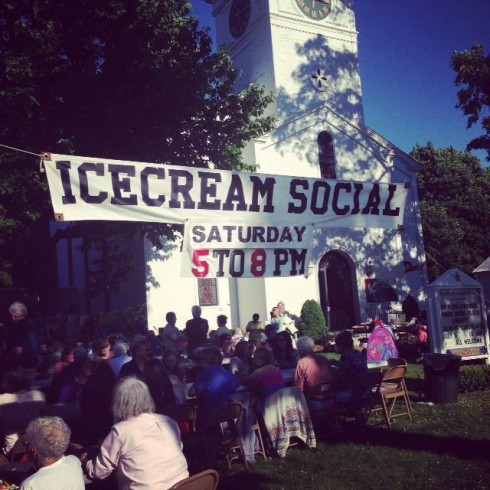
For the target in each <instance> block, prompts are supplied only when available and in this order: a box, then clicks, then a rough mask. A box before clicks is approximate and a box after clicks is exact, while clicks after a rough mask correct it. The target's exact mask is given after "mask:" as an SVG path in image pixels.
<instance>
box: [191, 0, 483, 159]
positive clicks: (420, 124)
mask: <svg viewBox="0 0 490 490" xmlns="http://www.w3.org/2000/svg"><path fill="white" fill-rule="evenodd" d="M252 1H253V0H252ZM192 3H193V4H194V6H195V14H196V15H197V16H198V17H199V19H200V21H201V23H202V25H207V26H210V27H211V28H213V26H214V20H213V17H212V15H211V11H212V7H211V6H210V5H208V4H206V3H205V2H204V0H192ZM355 8H356V22H357V30H358V31H359V62H360V66H361V80H362V89H363V98H364V112H365V121H366V124H367V125H368V126H370V127H371V128H372V129H374V130H375V131H377V132H378V133H380V134H381V135H382V136H384V137H385V138H387V139H388V140H389V141H391V142H392V143H394V144H395V145H397V146H398V147H400V148H401V149H402V150H404V151H406V152H407V153H408V152H410V151H411V150H412V148H413V147H414V146H415V145H416V144H420V145H425V144H426V143H427V141H432V142H433V143H434V145H435V146H436V147H438V148H445V147H448V146H453V147H454V148H456V149H458V150H461V151H464V149H465V146H466V144H467V143H468V142H469V141H470V140H471V139H472V138H474V137H475V136H478V135H479V134H482V133H483V129H482V128H481V125H480V124H479V123H478V124H477V125H476V126H474V127H473V128H472V129H471V130H467V129H466V118H465V116H464V115H463V114H462V112H461V111H460V110H459V109H456V108H455V105H456V103H457V96H456V92H457V88H456V86H455V85H454V78H455V75H456V74H455V72H454V71H453V70H452V69H451V67H450V59H451V54H452V53H453V52H454V51H463V50H466V49H470V48H471V46H473V45H474V44H477V43H480V44H483V46H484V47H485V53H486V54H488V53H489V52H490V0H356V1H355ZM475 154H476V155H477V156H478V157H479V158H480V160H481V161H482V163H485V160H484V157H485V154H484V153H483V152H478V153H475Z"/></svg>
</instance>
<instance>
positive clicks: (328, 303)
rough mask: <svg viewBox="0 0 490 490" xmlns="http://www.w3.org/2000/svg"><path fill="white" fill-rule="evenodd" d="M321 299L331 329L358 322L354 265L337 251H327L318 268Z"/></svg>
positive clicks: (340, 328)
mask: <svg viewBox="0 0 490 490" xmlns="http://www.w3.org/2000/svg"><path fill="white" fill-rule="evenodd" d="M318 281H319V285H320V301H321V305H322V310H323V312H324V315H325V319H326V320H327V324H328V326H329V330H330V331H331V332H337V331H339V330H344V329H346V328H352V327H353V326H354V325H355V324H356V315H355V311H354V309H355V303H354V285H353V278H352V267H351V264H350V262H349V260H348V259H347V257H346V256H345V255H344V254H343V253H341V252H337V251H331V252H328V253H326V254H325V255H324V256H323V257H322V259H321V260H320V265H319V270H318Z"/></svg>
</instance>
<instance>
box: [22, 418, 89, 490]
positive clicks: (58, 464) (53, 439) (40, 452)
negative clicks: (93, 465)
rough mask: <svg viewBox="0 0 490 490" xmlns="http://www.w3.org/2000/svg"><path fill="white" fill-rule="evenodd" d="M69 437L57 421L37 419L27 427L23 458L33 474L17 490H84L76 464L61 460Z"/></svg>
mask: <svg viewBox="0 0 490 490" xmlns="http://www.w3.org/2000/svg"><path fill="white" fill-rule="evenodd" d="M70 436H71V431H70V428H69V427H68V425H67V424H66V423H65V422H64V420H63V419H61V418H60V417H41V418H38V419H35V420H33V421H32V422H30V423H29V425H28V427H27V430H26V445H27V455H28V457H29V461H30V462H31V463H32V464H33V465H34V467H36V468H37V472H36V473H34V474H33V475H31V476H29V477H28V478H26V479H25V480H24V481H23V482H22V484H21V487H20V490H39V489H42V488H49V489H50V490H84V489H85V482H84V479H83V472H82V467H81V464H80V460H79V459H78V458H77V457H76V456H65V452H66V450H67V448H68V445H69V444H70Z"/></svg>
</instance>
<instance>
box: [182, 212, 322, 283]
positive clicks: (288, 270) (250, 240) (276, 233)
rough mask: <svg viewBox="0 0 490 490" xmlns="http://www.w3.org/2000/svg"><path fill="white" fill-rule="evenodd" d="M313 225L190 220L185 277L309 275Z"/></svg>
mask: <svg viewBox="0 0 490 490" xmlns="http://www.w3.org/2000/svg"><path fill="white" fill-rule="evenodd" d="M311 238H312V227H311V226H295V225H291V226H273V225H270V226H268V225H248V224H243V223H242V224H236V225H228V224H224V223H221V224H215V223H209V222H197V221H192V220H188V221H186V223H185V229H184V246H183V253H182V263H181V275H182V276H184V277H198V278H210V277H287V276H298V275H305V274H306V273H307V272H308V267H309V263H310V255H311V254H310V247H311Z"/></svg>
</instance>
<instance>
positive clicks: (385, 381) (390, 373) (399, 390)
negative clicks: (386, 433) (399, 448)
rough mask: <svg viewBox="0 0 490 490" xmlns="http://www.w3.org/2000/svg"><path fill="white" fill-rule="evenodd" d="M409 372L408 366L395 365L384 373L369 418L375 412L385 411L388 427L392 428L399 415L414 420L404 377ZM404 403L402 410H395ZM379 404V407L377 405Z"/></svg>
mask: <svg viewBox="0 0 490 490" xmlns="http://www.w3.org/2000/svg"><path fill="white" fill-rule="evenodd" d="M406 372H407V368H406V366H393V367H390V368H388V369H387V370H386V371H384V372H383V373H382V378H381V381H380V382H379V385H378V388H377V390H376V401H375V402H374V404H373V405H372V406H371V407H370V409H369V413H368V418H369V416H370V415H371V413H373V412H380V411H381V412H383V415H384V418H385V421H386V423H387V424H388V427H390V428H391V424H392V422H393V420H394V419H395V418H397V417H402V416H404V415H407V416H408V418H409V419H410V420H412V412H411V408H410V400H409V396H408V392H407V390H406V386H405V384H404V382H403V381H404V377H405V374H406ZM397 402H402V403H403V408H402V409H401V411H395V407H397V406H400V403H398V404H397ZM376 405H379V407H376Z"/></svg>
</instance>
